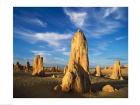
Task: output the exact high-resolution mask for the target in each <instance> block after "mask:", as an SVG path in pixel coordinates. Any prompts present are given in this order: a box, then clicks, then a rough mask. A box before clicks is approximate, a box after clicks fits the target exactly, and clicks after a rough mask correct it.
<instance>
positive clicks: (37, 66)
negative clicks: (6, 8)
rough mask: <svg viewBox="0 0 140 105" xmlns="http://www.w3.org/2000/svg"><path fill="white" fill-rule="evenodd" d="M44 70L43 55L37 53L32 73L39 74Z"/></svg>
mask: <svg viewBox="0 0 140 105" xmlns="http://www.w3.org/2000/svg"><path fill="white" fill-rule="evenodd" d="M42 71H43V57H41V56H40V55H37V56H36V57H35V58H34V61H33V72H32V75H39V74H40V73H41V72H42Z"/></svg>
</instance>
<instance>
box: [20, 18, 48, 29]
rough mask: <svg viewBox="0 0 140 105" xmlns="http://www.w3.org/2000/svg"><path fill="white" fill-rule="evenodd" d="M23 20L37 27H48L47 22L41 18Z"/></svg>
mask: <svg viewBox="0 0 140 105" xmlns="http://www.w3.org/2000/svg"><path fill="white" fill-rule="evenodd" d="M23 20H24V21H25V22H27V23H30V24H33V25H37V26H40V27H46V26H47V22H44V21H42V20H41V19H39V18H27V17H24V18H23Z"/></svg>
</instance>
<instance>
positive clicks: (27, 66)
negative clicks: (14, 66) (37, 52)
mask: <svg viewBox="0 0 140 105" xmlns="http://www.w3.org/2000/svg"><path fill="white" fill-rule="evenodd" d="M29 71H30V63H29V62H27V63H26V65H25V72H29Z"/></svg>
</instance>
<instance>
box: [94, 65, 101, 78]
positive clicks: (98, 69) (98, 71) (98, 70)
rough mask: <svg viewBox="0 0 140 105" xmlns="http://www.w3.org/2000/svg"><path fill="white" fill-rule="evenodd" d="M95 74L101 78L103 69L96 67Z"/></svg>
mask: <svg viewBox="0 0 140 105" xmlns="http://www.w3.org/2000/svg"><path fill="white" fill-rule="evenodd" d="M95 72H96V74H95V76H97V77H100V76H101V68H100V66H99V65H97V66H96V68H95Z"/></svg>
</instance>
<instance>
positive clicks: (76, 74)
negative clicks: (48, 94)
mask: <svg viewBox="0 0 140 105" xmlns="http://www.w3.org/2000/svg"><path fill="white" fill-rule="evenodd" d="M65 71H66V73H65V75H64V77H63V79H62V85H61V87H62V91H63V92H69V91H70V90H72V91H74V92H77V93H84V92H89V91H90V85H91V83H90V79H89V74H88V73H89V61H88V46H87V41H86V38H85V36H84V33H83V32H82V31H80V30H78V31H77V32H76V33H75V35H74V37H73V38H72V41H71V54H70V59H69V63H68V66H67V70H65Z"/></svg>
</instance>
